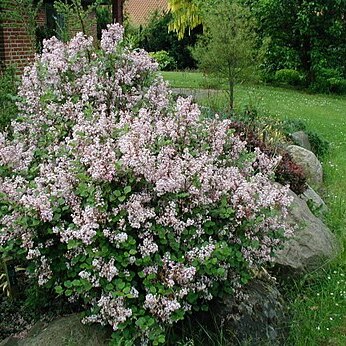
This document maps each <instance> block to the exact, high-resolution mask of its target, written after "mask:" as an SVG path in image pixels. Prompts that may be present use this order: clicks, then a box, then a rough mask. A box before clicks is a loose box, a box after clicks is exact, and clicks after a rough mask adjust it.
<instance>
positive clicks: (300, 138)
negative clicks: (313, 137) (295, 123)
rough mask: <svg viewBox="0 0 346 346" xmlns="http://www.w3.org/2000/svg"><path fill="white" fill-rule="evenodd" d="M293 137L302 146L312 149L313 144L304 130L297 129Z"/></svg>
mask: <svg viewBox="0 0 346 346" xmlns="http://www.w3.org/2000/svg"><path fill="white" fill-rule="evenodd" d="M291 138H292V140H293V141H294V143H295V144H297V145H299V146H300V147H303V148H305V149H306V150H310V151H311V144H310V141H309V136H308V135H307V134H306V133H305V132H304V131H297V132H294V133H292V134H291Z"/></svg>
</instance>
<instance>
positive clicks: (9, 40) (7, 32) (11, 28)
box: [0, 8, 46, 70]
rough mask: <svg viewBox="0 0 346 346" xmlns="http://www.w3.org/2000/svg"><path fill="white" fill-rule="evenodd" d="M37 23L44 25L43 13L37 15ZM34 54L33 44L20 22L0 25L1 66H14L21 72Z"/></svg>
mask: <svg viewBox="0 0 346 346" xmlns="http://www.w3.org/2000/svg"><path fill="white" fill-rule="evenodd" d="M0 10H1V11H3V12H4V11H5V12H6V11H9V10H10V9H8V8H1V9H0ZM38 22H39V23H40V25H44V24H45V22H46V17H45V11H44V9H42V11H41V12H40V14H39V18H38ZM34 54H35V42H34V41H33V40H32V38H31V37H30V35H29V34H28V33H27V30H26V28H25V26H24V25H23V23H22V22H15V21H13V20H3V21H2V22H1V23H0V58H1V66H0V67H4V66H8V65H16V66H17V67H18V69H19V70H23V68H24V66H26V65H27V64H28V63H30V61H32V59H33V58H34Z"/></svg>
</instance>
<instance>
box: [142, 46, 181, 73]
mask: <svg viewBox="0 0 346 346" xmlns="http://www.w3.org/2000/svg"><path fill="white" fill-rule="evenodd" d="M149 54H150V56H151V57H152V58H154V59H155V60H156V61H157V62H158V64H159V69H160V70H161V71H172V70H175V69H176V68H177V62H176V61H175V60H174V59H173V58H172V57H171V56H170V55H169V53H168V52H166V51H165V50H160V51H158V52H151V53H149Z"/></svg>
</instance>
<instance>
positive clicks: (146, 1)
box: [125, 0, 168, 25]
mask: <svg viewBox="0 0 346 346" xmlns="http://www.w3.org/2000/svg"><path fill="white" fill-rule="evenodd" d="M167 9H168V1H167V0H125V13H126V15H127V16H128V18H129V20H130V22H131V23H132V24H134V25H145V24H146V23H147V22H148V20H149V18H150V15H151V14H152V13H153V12H155V10H158V11H159V12H165V11H167Z"/></svg>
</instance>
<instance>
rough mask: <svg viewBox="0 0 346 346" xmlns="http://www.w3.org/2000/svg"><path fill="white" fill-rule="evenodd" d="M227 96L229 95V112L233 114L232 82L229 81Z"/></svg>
mask: <svg viewBox="0 0 346 346" xmlns="http://www.w3.org/2000/svg"><path fill="white" fill-rule="evenodd" d="M228 83H229V84H228V95H229V110H230V112H233V107H234V81H233V80H232V79H229V81H228Z"/></svg>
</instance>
